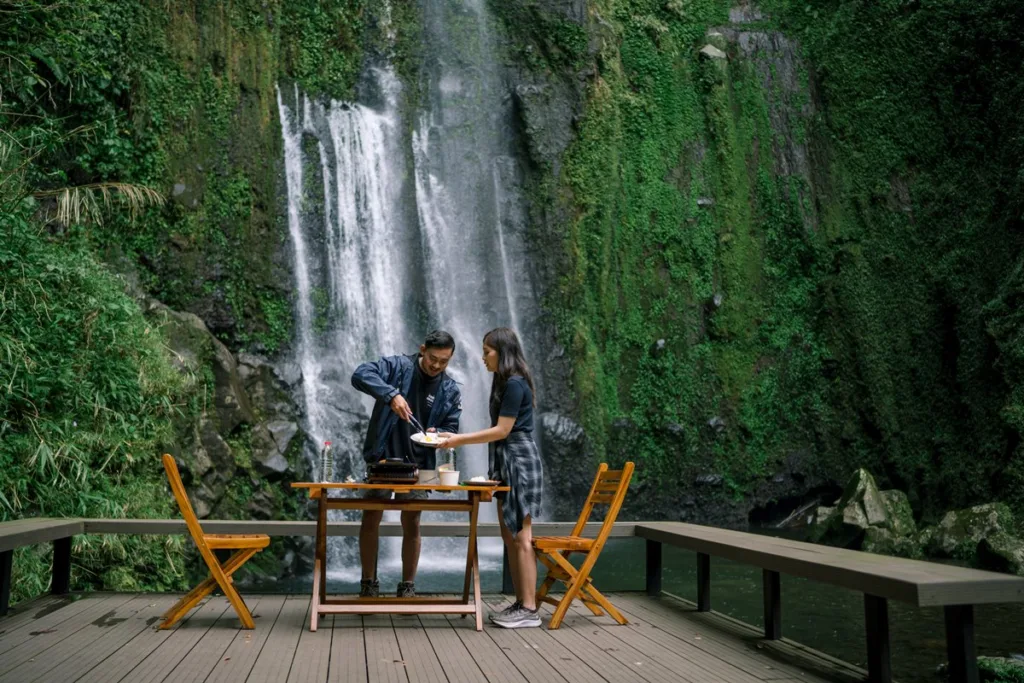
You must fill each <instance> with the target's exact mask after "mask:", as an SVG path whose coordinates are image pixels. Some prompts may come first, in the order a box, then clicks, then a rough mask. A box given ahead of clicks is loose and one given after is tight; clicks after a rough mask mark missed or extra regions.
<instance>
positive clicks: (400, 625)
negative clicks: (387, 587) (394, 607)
mask: <svg viewBox="0 0 1024 683" xmlns="http://www.w3.org/2000/svg"><path fill="white" fill-rule="evenodd" d="M391 626H392V627H393V628H394V629H395V637H396V638H397V639H398V648H399V650H400V651H401V653H402V660H403V661H404V662H405V673H406V675H407V676H408V677H409V683H448V677H447V676H446V675H445V673H444V668H443V667H442V666H441V662H440V660H439V659H438V658H437V653H435V652H434V647H433V646H432V645H431V644H430V640H429V639H428V638H427V634H426V632H425V631H424V630H423V625H422V624H421V623H420V620H419V618H417V617H416V615H410V616H406V615H404V614H403V615H399V614H393V615H391Z"/></svg>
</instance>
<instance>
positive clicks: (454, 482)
mask: <svg viewBox="0 0 1024 683" xmlns="http://www.w3.org/2000/svg"><path fill="white" fill-rule="evenodd" d="M437 474H438V476H439V477H440V478H441V486H458V485H459V471H458V470H441V471H440V472H438V473H437Z"/></svg>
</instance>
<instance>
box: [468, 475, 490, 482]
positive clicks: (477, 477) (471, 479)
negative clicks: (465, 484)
mask: <svg viewBox="0 0 1024 683" xmlns="http://www.w3.org/2000/svg"><path fill="white" fill-rule="evenodd" d="M469 480H470V481H490V479H488V478H487V477H483V476H479V475H478V476H475V477H470V479H469Z"/></svg>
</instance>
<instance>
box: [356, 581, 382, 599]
mask: <svg viewBox="0 0 1024 683" xmlns="http://www.w3.org/2000/svg"><path fill="white" fill-rule="evenodd" d="M359 597H361V598H376V597H380V584H379V583H377V579H361V580H360V581H359Z"/></svg>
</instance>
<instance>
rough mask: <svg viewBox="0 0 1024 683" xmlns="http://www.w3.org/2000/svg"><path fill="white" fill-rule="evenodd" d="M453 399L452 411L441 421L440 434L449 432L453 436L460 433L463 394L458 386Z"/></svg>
mask: <svg viewBox="0 0 1024 683" xmlns="http://www.w3.org/2000/svg"><path fill="white" fill-rule="evenodd" d="M453 398H454V400H453V401H452V409H451V410H449V411H448V414H447V415H445V416H444V418H443V419H442V420H441V425H440V427H438V429H437V431H439V432H449V433H451V434H457V433H458V432H459V418H461V417H462V392H461V391H460V390H459V388H458V386H456V387H455V396H454V397H453Z"/></svg>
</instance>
